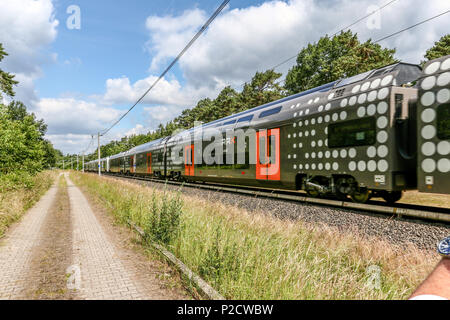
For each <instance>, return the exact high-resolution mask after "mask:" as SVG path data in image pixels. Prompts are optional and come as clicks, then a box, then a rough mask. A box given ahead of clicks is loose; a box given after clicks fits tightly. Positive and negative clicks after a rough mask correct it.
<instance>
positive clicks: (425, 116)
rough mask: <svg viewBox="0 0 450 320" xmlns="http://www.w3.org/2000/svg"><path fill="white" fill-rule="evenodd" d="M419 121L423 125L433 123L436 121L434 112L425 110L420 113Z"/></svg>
mask: <svg viewBox="0 0 450 320" xmlns="http://www.w3.org/2000/svg"><path fill="white" fill-rule="evenodd" d="M421 119H422V121H423V122H425V123H430V122H433V121H434V120H435V119H436V111H435V110H434V109H425V110H424V111H423V112H422V116H421Z"/></svg>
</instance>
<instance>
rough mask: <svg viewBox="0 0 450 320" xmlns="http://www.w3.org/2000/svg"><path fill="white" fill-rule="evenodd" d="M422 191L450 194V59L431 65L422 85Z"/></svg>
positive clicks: (431, 63)
mask: <svg viewBox="0 0 450 320" xmlns="http://www.w3.org/2000/svg"><path fill="white" fill-rule="evenodd" d="M419 90H420V100H419V103H418V110H417V111H418V113H417V119H418V122H419V125H418V127H417V129H418V131H417V136H418V144H419V152H418V166H417V167H418V188H419V191H420V192H427V193H447V194H448V193H450V176H449V172H450V56H446V57H442V58H440V59H436V60H433V61H430V62H428V63H427V64H426V65H425V67H424V72H423V75H422V77H421V81H420V84H419Z"/></svg>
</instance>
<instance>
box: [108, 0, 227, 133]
mask: <svg viewBox="0 0 450 320" xmlns="http://www.w3.org/2000/svg"><path fill="white" fill-rule="evenodd" d="M229 2H230V0H225V1H223V2H222V4H221V5H220V7H219V8H217V10H216V11H215V12H214V13H213V15H212V16H211V17H210V18H209V19H208V21H206V23H205V24H204V25H203V27H202V28H201V29H200V30H199V31H198V32H197V34H196V35H195V36H194V37H193V38H192V39H191V41H189V43H188V44H187V45H186V47H184V49H183V50H182V51H181V52H180V53H179V54H178V56H177V57H176V58H175V59H174V60H173V61H172V63H171V64H170V65H169V66H168V67H167V68H166V70H164V72H163V73H162V74H161V75H160V76H159V78H158V79H157V80H156V81H155V82H154V83H153V84H152V85H151V86H150V88H148V90H147V91H146V92H145V93H144V94H143V95H142V96H141V97H140V98H139V99H138V101H136V103H135V104H134V105H133V106H132V107H131V108H130V109H129V110H128V111H127V112H126V113H125V114H124V115H123V116H121V117H120V118H119V120H117V121H116V122H115V123H114V124H113V125H112V126H111V127H109V128H108V129H107V130H105V131H103V132H102V133H101V136H104V135H105V134H107V133H108V132H109V131H110V130H111V129H112V128H114V127H115V126H116V125H117V124H118V123H119V122H120V121H122V120H123V119H124V118H125V117H126V116H127V115H128V114H129V113H130V112H131V111H132V110H133V109H134V108H135V107H136V106H137V105H138V104H139V103H140V102H141V101H142V100H143V99H144V98H145V96H146V95H147V94H148V93H149V92H150V91H151V90H152V89H153V88H154V87H155V86H156V85H157V84H158V82H159V81H161V79H162V78H163V77H164V76H165V75H166V74H167V72H169V70H170V69H172V67H173V66H174V65H175V64H176V63H177V62H178V60H180V58H181V57H182V56H183V55H184V54H185V53H186V51H187V50H188V49H189V48H190V47H191V46H192V45H193V44H194V42H195V41H196V40H197V39H198V38H199V37H200V36H201V35H202V33H203V32H204V31H205V30H206V29H207V28H208V27H209V25H210V24H211V23H212V22H213V21H214V19H216V17H217V16H218V15H219V14H220V13H221V12H222V10H223V9H224V8H225V7H226V6H227V4H228V3H229Z"/></svg>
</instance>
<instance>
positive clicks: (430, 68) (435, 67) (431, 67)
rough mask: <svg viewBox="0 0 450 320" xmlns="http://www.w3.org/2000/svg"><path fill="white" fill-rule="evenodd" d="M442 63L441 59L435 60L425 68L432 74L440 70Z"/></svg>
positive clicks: (427, 72)
mask: <svg viewBox="0 0 450 320" xmlns="http://www.w3.org/2000/svg"><path fill="white" fill-rule="evenodd" d="M440 66H441V63H440V62H439V61H436V62H433V63H432V64H430V65H429V66H428V67H426V68H425V74H432V73H435V72H436V71H438V70H439V67H440Z"/></svg>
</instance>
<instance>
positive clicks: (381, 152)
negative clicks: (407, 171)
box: [378, 145, 389, 158]
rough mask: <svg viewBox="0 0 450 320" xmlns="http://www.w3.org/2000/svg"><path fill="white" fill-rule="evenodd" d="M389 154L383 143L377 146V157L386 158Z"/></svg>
mask: <svg viewBox="0 0 450 320" xmlns="http://www.w3.org/2000/svg"><path fill="white" fill-rule="evenodd" d="M388 154H389V149H388V147H386V146H385V145H383V146H379V147H378V157H380V158H386V157H387V155H388Z"/></svg>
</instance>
